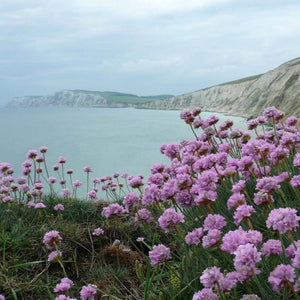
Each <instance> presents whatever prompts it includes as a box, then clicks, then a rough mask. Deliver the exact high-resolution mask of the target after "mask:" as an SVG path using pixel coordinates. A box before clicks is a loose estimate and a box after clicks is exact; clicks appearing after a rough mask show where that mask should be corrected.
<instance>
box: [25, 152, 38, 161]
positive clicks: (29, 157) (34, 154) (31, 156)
mask: <svg viewBox="0 0 300 300" xmlns="http://www.w3.org/2000/svg"><path fill="white" fill-rule="evenodd" d="M37 156H38V152H37V151H36V150H29V151H28V152H27V158H28V159H35V158H36V157H37Z"/></svg>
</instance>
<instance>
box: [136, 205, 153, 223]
mask: <svg viewBox="0 0 300 300" xmlns="http://www.w3.org/2000/svg"><path fill="white" fill-rule="evenodd" d="M139 220H143V221H144V222H146V223H147V224H149V223H150V222H151V221H152V220H153V217H152V215H151V212H150V211H149V210H148V209H147V208H141V209H139V210H138V211H137V213H136V214H135V218H134V221H135V222H138V221H139Z"/></svg>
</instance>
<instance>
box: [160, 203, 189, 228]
mask: <svg viewBox="0 0 300 300" xmlns="http://www.w3.org/2000/svg"><path fill="white" fill-rule="evenodd" d="M158 223H159V226H160V227H161V228H162V229H163V230H164V231H165V232H166V233H168V232H169V231H170V230H169V227H170V226H171V227H176V225H177V224H178V223H184V216H183V214H182V213H177V212H176V211H175V209H174V208H167V209H166V210H165V211H164V213H163V214H162V215H161V216H160V217H159V218H158Z"/></svg>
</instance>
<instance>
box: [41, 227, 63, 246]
mask: <svg viewBox="0 0 300 300" xmlns="http://www.w3.org/2000/svg"><path fill="white" fill-rule="evenodd" d="M60 241H62V237H61V236H60V235H59V232H58V231H56V230H52V231H49V232H46V233H45V235H44V238H43V243H44V244H45V245H46V246H47V248H49V249H53V248H55V246H56V245H57V244H58V243H60Z"/></svg>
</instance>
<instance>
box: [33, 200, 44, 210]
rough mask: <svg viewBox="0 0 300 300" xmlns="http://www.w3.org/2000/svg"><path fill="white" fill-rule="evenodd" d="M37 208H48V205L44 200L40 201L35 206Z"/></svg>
mask: <svg viewBox="0 0 300 300" xmlns="http://www.w3.org/2000/svg"><path fill="white" fill-rule="evenodd" d="M34 208H35V209H43V208H46V205H45V204H44V203H43V202H38V203H37V204H36V205H35V206H34Z"/></svg>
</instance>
